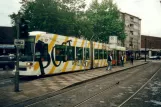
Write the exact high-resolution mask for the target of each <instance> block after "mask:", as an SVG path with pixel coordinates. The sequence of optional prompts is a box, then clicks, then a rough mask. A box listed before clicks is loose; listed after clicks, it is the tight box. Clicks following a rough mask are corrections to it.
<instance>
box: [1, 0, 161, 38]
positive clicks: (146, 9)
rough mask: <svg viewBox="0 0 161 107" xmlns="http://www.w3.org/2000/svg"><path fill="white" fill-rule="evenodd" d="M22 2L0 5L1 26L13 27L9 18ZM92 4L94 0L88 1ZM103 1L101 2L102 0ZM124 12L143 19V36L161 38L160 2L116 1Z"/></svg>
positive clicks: (4, 2)
mask: <svg viewBox="0 0 161 107" xmlns="http://www.w3.org/2000/svg"><path fill="white" fill-rule="evenodd" d="M19 1H20V0H3V1H1V3H0V26H11V20H10V18H9V17H8V15H9V14H11V13H12V12H17V11H18V10H19V9H20V4H19ZM86 1H87V3H90V2H91V1H92V0H86ZM100 1H101V0H100ZM114 1H115V2H116V3H117V5H118V7H119V9H120V10H121V11H122V12H126V13H129V14H132V15H135V16H137V17H140V18H141V19H142V21H141V34H144V35H151V36H159V37H161V4H160V2H159V1H160V0H114Z"/></svg>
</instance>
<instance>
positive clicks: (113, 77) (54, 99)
mask: <svg viewBox="0 0 161 107" xmlns="http://www.w3.org/2000/svg"><path fill="white" fill-rule="evenodd" d="M151 66H155V64H152V63H149V64H146V65H143V66H140V67H136V68H132V69H130V70H125V71H124V72H118V73H116V74H111V75H109V76H106V77H104V78H101V79H97V80H94V81H91V82H87V83H84V84H81V85H79V86H75V87H74V88H73V87H70V88H67V89H64V90H62V91H61V92H58V93H54V94H50V95H49V96H46V97H47V98H43V96H42V97H39V98H37V99H34V100H33V99H32V101H31V100H28V101H26V102H23V103H19V104H17V105H16V107H18V106H22V105H23V106H26V107H32V106H40V107H41V106H44V104H47V102H49V103H50V102H51V101H52V102H55V103H57V105H54V106H53V107H60V106H63V105H66V106H65V107H68V106H69V107H79V106H81V105H83V104H85V103H87V102H88V101H90V100H92V99H95V98H96V97H100V96H101V95H102V94H104V93H105V92H108V91H110V90H112V89H114V88H116V87H117V86H119V85H120V84H123V83H124V82H125V81H126V80H128V79H129V78H131V77H132V76H137V75H139V74H140V72H139V71H142V72H145V71H147V70H149V68H150V67H151ZM158 69H159V68H158V67H156V68H155V70H157V72H158ZM126 74H127V75H126ZM151 74H152V75H155V74H156V72H153V73H151ZM123 75H124V77H123ZM119 76H121V77H122V78H117V77H119ZM149 77H150V78H152V77H151V76H149ZM107 78H108V79H109V80H114V81H112V82H109V83H108V82H106V85H103V84H104V83H103V82H104V81H105V80H107ZM148 81H149V80H148ZM93 83H95V86H96V87H102V89H100V90H99V91H97V90H93V91H94V93H93V94H90V96H88V97H83V100H79V101H76V103H73V104H66V103H67V102H64V103H63V102H62V103H61V104H60V103H59V102H58V101H57V100H58V99H60V96H66V97H65V99H67V100H68V97H67V95H72V94H71V93H73V94H74V95H75V94H77V93H75V92H74V91H76V92H77V90H80V89H81V88H85V87H86V89H90V88H91V87H93ZM101 83H102V84H101ZM107 83H108V84H107ZM96 87H94V88H96ZM141 87H142V86H141ZM91 90H92V89H91ZM78 94H79V93H78ZM84 94H86V93H84ZM88 94H89V93H88ZM78 96H79V95H78ZM44 99H45V100H44ZM128 99H129V98H128ZM126 100H127V99H126ZM126 100H124V101H122V102H125V101H126ZM45 102H46V103H45ZM49 103H48V104H49ZM68 103H69V102H68ZM118 105H119V106H120V107H121V106H122V105H123V104H122V103H119V104H118ZM82 107H83V106H82Z"/></svg>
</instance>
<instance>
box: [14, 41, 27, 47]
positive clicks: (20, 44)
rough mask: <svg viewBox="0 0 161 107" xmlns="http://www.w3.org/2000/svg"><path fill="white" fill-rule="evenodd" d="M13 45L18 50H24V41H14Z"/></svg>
mask: <svg viewBox="0 0 161 107" xmlns="http://www.w3.org/2000/svg"><path fill="white" fill-rule="evenodd" d="M14 45H15V46H16V47H17V48H19V49H24V45H25V41H24V40H23V39H15V40H14Z"/></svg>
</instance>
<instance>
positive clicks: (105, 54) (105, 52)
mask: <svg viewBox="0 0 161 107" xmlns="http://www.w3.org/2000/svg"><path fill="white" fill-rule="evenodd" d="M104 59H107V51H106V50H104Z"/></svg>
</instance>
